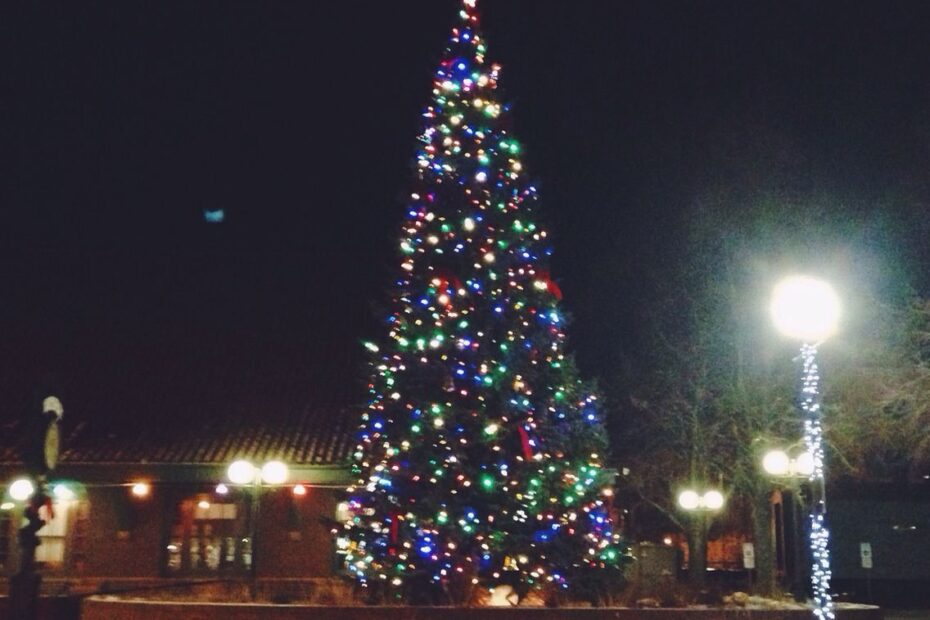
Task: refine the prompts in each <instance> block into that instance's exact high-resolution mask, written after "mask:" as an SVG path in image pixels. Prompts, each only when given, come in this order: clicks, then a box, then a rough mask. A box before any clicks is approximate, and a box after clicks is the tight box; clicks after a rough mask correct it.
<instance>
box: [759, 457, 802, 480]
mask: <svg viewBox="0 0 930 620" xmlns="http://www.w3.org/2000/svg"><path fill="white" fill-rule="evenodd" d="M762 469H764V470H765V472H766V473H767V474H769V475H771V476H775V477H776V478H809V477H810V476H811V474H813V473H814V455H813V454H811V453H810V452H806V451H805V452H801V453H800V454H798V455H797V456H796V457H794V458H791V457H790V456H788V454H787V453H786V452H785V451H784V450H769V451H768V452H767V453H766V454H765V456H764V457H763V458H762Z"/></svg>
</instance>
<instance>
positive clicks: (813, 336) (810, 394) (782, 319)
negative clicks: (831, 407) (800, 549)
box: [771, 276, 840, 620]
mask: <svg viewBox="0 0 930 620" xmlns="http://www.w3.org/2000/svg"><path fill="white" fill-rule="evenodd" d="M771 313H772V320H773V321H774V322H775V326H776V327H777V328H778V330H779V331H781V332H782V333H783V334H785V335H786V336H788V337H790V338H792V339H794V340H797V341H800V342H801V357H800V359H801V363H802V373H803V376H802V384H801V395H800V399H799V400H800V407H801V412H802V414H803V416H804V444H805V448H806V451H807V453H808V454H809V455H810V461H811V462H810V467H809V468H810V474H809V475H808V479H809V480H810V481H811V486H812V487H813V489H814V498H813V502H812V503H811V512H810V548H811V553H812V556H813V559H812V562H811V585H812V586H813V593H814V616H815V617H817V618H819V619H820V620H834V618H835V614H834V611H833V600H832V598H831V596H830V577H831V570H830V549H829V542H830V532H829V530H828V529H827V527H826V513H827V503H826V492H825V491H826V489H825V484H824V452H823V424H822V418H823V412H822V411H821V408H820V373H819V369H818V367H817V347H818V346H820V344H822V343H823V342H824V341H825V340H826V339H827V338H829V337H830V336H832V335H833V334H834V333H836V330H837V327H838V322H839V316H840V301H839V297H838V296H837V295H836V293H835V292H834V290H833V288H832V287H831V286H830V285H829V284H828V283H826V282H824V281H822V280H818V279H816V278H811V277H807V276H793V277H790V278H787V279H785V280H783V281H782V282H780V283H779V284H778V285H777V286H776V287H775V291H774V294H773V296H772V305H771ZM780 464H783V461H781V462H780V463H779V465H780ZM789 464H790V463H789ZM805 466H806V464H805Z"/></svg>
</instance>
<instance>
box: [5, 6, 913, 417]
mask: <svg viewBox="0 0 930 620" xmlns="http://www.w3.org/2000/svg"><path fill="white" fill-rule="evenodd" d="M16 4H18V5H19V6H15V5H16ZM482 4H483V5H484V27H485V31H486V35H487V37H488V39H489V56H490V58H491V59H493V60H495V61H497V62H500V63H502V64H503V67H504V72H503V88H504V91H505V93H506V94H507V97H508V98H509V99H510V100H511V101H513V102H514V119H515V131H516V134H517V135H518V137H520V139H521V141H522V142H523V143H524V145H525V146H526V160H527V163H528V165H529V169H530V171H531V173H532V174H533V175H534V176H535V177H536V178H537V179H538V180H539V186H540V189H541V195H542V199H543V200H542V204H543V209H544V218H545V219H546V220H547V221H548V222H549V223H550V228H551V229H552V232H553V234H554V239H555V249H556V255H555V258H554V275H555V276H556V277H557V278H558V279H559V280H560V282H561V284H562V288H563V290H564V291H565V304H566V307H567V309H568V310H569V311H570V312H571V313H572V314H573V315H574V317H575V323H574V325H573V326H572V329H571V332H570V336H571V337H572V342H573V348H574V350H575V351H576V353H577V356H578V358H579V361H580V363H581V366H582V369H583V370H585V371H586V372H587V373H588V374H589V375H594V376H600V377H601V378H602V379H603V378H608V379H609V377H610V375H612V374H615V373H617V372H620V370H621V365H620V360H621V357H622V355H621V353H622V352H623V351H624V350H626V349H627V348H628V347H627V346H626V345H627V343H628V342H631V341H633V340H635V333H636V331H637V329H638V326H637V323H636V321H637V316H638V314H639V312H638V305H639V302H638V300H639V298H640V295H641V294H642V293H643V291H644V290H648V288H649V286H650V285H649V283H648V281H647V279H646V278H645V276H644V274H647V273H650V272H652V271H654V270H655V269H656V268H657V265H658V264H660V263H668V264H673V263H674V261H675V260H676V257H677V255H676V246H677V237H676V233H675V231H676V230H679V231H680V229H681V222H682V221H686V219H687V218H686V214H687V213H688V212H689V208H690V205H692V204H693V203H694V200H695V196H696V195H697V194H698V193H699V192H700V190H701V188H702V187H703V186H704V184H706V183H709V182H712V181H713V180H719V179H718V177H719V176H720V175H725V174H727V173H728V171H729V169H720V168H715V167H714V166H715V162H718V161H719V160H720V159H721V158H722V160H723V161H730V162H731V163H732V162H734V161H735V162H737V164H736V167H737V168H738V167H739V160H740V159H741V158H743V157H749V158H752V157H755V154H758V153H759V152H765V151H766V149H769V151H772V150H775V151H778V157H776V159H778V158H784V159H786V160H788V161H790V162H793V163H792V165H791V166H788V168H787V169H788V170H789V176H790V175H793V176H792V177H791V178H790V179H789V182H790V183H791V184H793V185H794V186H796V187H798V188H802V189H803V190H804V191H810V192H812V193H816V192H817V191H820V190H822V191H826V192H829V193H830V194H831V195H833V196H836V197H837V199H838V200H840V201H842V202H844V203H845V204H849V205H852V206H850V207H849V208H850V209H857V208H859V207H857V206H856V205H865V204H872V203H877V202H880V201H881V199H882V198H883V197H884V196H886V195H888V194H889V193H893V192H895V191H899V188H900V187H906V188H907V189H908V191H909V192H911V195H914V196H916V201H917V202H918V203H920V202H921V201H924V199H925V198H926V197H927V196H928V195H930V192H928V191H927V188H928V186H930V156H928V151H930V149H928V145H930V142H928V140H930V38H928V37H927V34H926V33H927V32H928V28H930V3H927V2H916V1H914V2H893V3H889V2H884V1H881V2H878V1H876V2H848V1H847V2H812V1H810V0H804V1H784V0H780V1H777V2H774V1H772V2H747V1H746V0H739V1H714V2H684V1H674V2H670V1H655V0H576V1H574V2H565V1H564V0H483V1H482ZM456 7H457V2H456V0H403V1H398V2H376V1H374V0H367V1H366V0H355V1H352V2H346V1H339V2H336V1H314V2H308V1H302V2H281V1H271V0H269V1H265V2H253V1H249V2H232V1H227V0H224V1H222V2H142V3H139V2H129V1H115V0H114V1H112V2H96V3H81V4H77V3H71V2H62V3H4V4H3V6H2V7H0V46H2V47H0V58H2V60H0V63H2V65H0V80H2V81H0V93H2V99H0V145H2V148H0V164H2V166H0V376H2V380H0V414H2V415H4V416H10V415H17V414H18V411H15V410H16V408H18V407H20V406H21V403H23V402H25V398H27V397H28V396H29V395H30V394H31V393H32V390H33V389H35V388H36V386H38V385H41V384H43V383H47V382H49V381H51V382H52V385H55V386H57V387H56V389H58V390H59V391H60V392H61V393H62V394H63V396H64V400H65V404H66V406H68V407H69V408H70V410H71V411H72V412H75V413H79V414H80V415H81V416H105V417H109V416H115V417H120V416H123V417H124V418H125V419H129V418H131V417H133V416H134V415H155V414H157V415H162V416H165V417H167V418H169V419H181V417H180V416H183V415H187V412H189V411H190V410H192V409H200V408H205V407H206V408H209V407H214V408H216V407H219V408H221V407H223V406H226V404H227V403H231V402H235V403H237V404H238V405H239V406H243V407H248V408H253V409H254V410H256V411H271V410H274V409H276V408H281V407H290V406H297V405H299V404H300V403H302V402H305V401H307V400H313V399H317V400H326V399H330V398H341V396H339V394H342V393H349V394H351V393H352V389H353V388H354V386H355V385H356V384H355V383H354V382H355V377H356V375H357V374H358V362H359V359H360V358H361V355H360V346H359V342H360V340H361V339H362V338H363V337H365V336H366V335H368V336H370V335H372V334H374V333H376V331H377V324H376V322H375V320H374V319H373V314H372V307H373V304H374V303H375V302H377V301H379V300H381V299H383V291H384V288H385V286H386V284H387V283H388V281H389V278H390V274H391V273H392V269H393V268H394V265H393V264H392V262H393V252H392V247H393V244H394V242H395V239H396V234H395V231H396V230H397V227H398V223H399V221H400V218H401V215H402V208H403V202H402V200H403V196H404V195H405V191H406V188H407V183H408V179H409V174H408V170H409V165H410V162H411V159H412V156H413V152H414V146H415V145H414V138H415V135H416V133H417V130H418V116H419V113H420V110H421V108H422V107H423V106H424V105H425V103H426V101H427V97H428V94H429V91H430V88H431V74H432V71H433V69H434V63H435V61H436V60H437V58H438V56H439V54H440V52H441V50H442V48H443V45H444V42H445V40H446V38H447V35H448V31H449V28H450V27H451V26H452V25H453V23H454V22H455V15H454V13H455V11H456ZM728 149H731V150H728ZM747 154H748V155H747ZM769 156H771V152H769V153H768V154H767V155H766V156H765V157H763V158H762V160H766V157H769ZM762 165H763V166H764V164H762ZM923 204H925V201H924V202H923ZM220 208H221V209H224V210H225V212H226V215H227V220H226V221H225V222H224V223H222V224H219V225H210V224H207V223H205V222H204V221H203V215H202V214H203V210H204V209H220ZM887 215H889V217H891V218H895V217H897V216H898V215H899V214H896V213H894V212H891V213H890V214H887ZM909 216H910V217H913V213H910V214H909ZM902 217H903V215H902ZM918 219H919V218H918ZM925 232H926V229H924V230H923V233H925ZM915 234H917V236H916V237H914V238H911V239H909V240H908V241H907V243H908V244H909V247H911V248H917V249H916V250H915V252H916V256H917V258H918V259H925V258H926V254H925V253H924V254H922V253H921V250H920V247H921V244H923V243H924V239H923V238H922V237H920V236H919V234H918V233H915ZM921 234H922V233H921ZM922 265H923V266H926V263H923V264H922ZM915 271H916V272H918V273H919V272H920V268H918V269H916V270H915ZM914 285H915V286H917V287H918V288H920V287H925V286H926V282H925V281H919V280H918V281H915V283H914ZM337 393H338V394H337ZM356 396H357V398H359V399H361V398H362V396H363V395H362V394H361V393H360V392H358V393H356ZM129 412H132V413H129Z"/></svg>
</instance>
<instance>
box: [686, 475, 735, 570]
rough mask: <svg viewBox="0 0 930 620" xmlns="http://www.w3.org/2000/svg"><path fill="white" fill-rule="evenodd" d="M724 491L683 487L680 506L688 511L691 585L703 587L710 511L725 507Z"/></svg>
mask: <svg viewBox="0 0 930 620" xmlns="http://www.w3.org/2000/svg"><path fill="white" fill-rule="evenodd" d="M723 504H724V499H723V493H721V492H720V491H717V490H716V489H704V490H695V489H692V488H686V489H682V490H681V492H679V493H678V506H679V507H680V508H681V509H682V510H684V511H685V512H687V513H688V516H689V518H688V520H687V523H688V525H687V531H688V535H687V536H688V579H689V581H690V582H691V585H693V586H695V587H698V588H700V587H703V585H704V579H705V576H706V573H707V550H706V547H707V532H708V529H709V521H710V513H712V512H717V511H718V510H720V509H721V508H723Z"/></svg>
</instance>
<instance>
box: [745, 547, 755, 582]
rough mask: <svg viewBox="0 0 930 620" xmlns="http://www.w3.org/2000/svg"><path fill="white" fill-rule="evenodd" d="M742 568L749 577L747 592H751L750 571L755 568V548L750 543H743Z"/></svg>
mask: <svg viewBox="0 0 930 620" xmlns="http://www.w3.org/2000/svg"><path fill="white" fill-rule="evenodd" d="M743 568H745V569H746V574H747V575H748V576H749V590H750V591H751V590H752V571H753V569H755V568H756V548H755V546H754V545H753V544H752V543H751V542H744V543H743Z"/></svg>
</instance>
